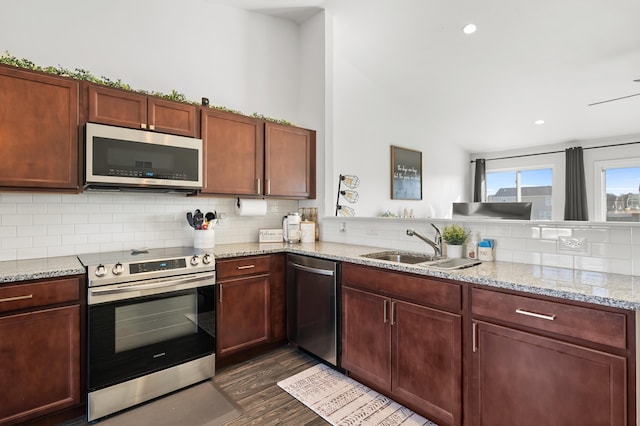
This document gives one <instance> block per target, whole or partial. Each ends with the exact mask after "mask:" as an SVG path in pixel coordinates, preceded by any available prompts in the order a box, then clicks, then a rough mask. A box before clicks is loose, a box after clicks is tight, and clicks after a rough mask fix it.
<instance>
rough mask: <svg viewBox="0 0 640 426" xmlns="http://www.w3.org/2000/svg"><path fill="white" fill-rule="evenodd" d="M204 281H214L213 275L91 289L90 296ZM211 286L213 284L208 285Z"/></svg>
mask: <svg viewBox="0 0 640 426" xmlns="http://www.w3.org/2000/svg"><path fill="white" fill-rule="evenodd" d="M206 279H215V274H211V275H204V276H203V275H199V276H190V277H186V278H179V279H175V280H165V279H162V280H157V282H154V283H150V284H133V285H132V284H128V285H122V286H118V287H110V288H92V289H91V294H106V293H111V294H113V293H126V292H130V291H138V290H149V289H157V288H164V287H173V286H178V285H181V284H188V283H191V282H197V281H203V280H206ZM210 284H213V283H210Z"/></svg>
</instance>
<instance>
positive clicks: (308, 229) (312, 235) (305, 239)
mask: <svg viewBox="0 0 640 426" xmlns="http://www.w3.org/2000/svg"><path fill="white" fill-rule="evenodd" d="M300 232H301V236H300V242H302V243H314V242H315V241H316V224H315V222H311V221H310V220H305V221H302V222H300Z"/></svg>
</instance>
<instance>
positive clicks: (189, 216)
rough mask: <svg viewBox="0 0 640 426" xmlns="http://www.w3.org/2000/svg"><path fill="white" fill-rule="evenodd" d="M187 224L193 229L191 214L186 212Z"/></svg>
mask: <svg viewBox="0 0 640 426" xmlns="http://www.w3.org/2000/svg"><path fill="white" fill-rule="evenodd" d="M187 223H188V224H189V226H190V227H192V228H193V213H191V212H187Z"/></svg>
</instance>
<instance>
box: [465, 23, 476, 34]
mask: <svg viewBox="0 0 640 426" xmlns="http://www.w3.org/2000/svg"><path fill="white" fill-rule="evenodd" d="M477 29H478V27H476V26H475V24H467V25H465V26H464V27H463V28H462V32H463V33H465V34H473V33H475V32H476V30H477Z"/></svg>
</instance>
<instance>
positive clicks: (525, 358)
mask: <svg viewBox="0 0 640 426" xmlns="http://www.w3.org/2000/svg"><path fill="white" fill-rule="evenodd" d="M475 328H476V333H477V334H476V336H477V337H476V341H477V343H476V348H474V349H475V352H474V353H473V370H474V372H473V393H474V394H473V396H472V399H473V406H474V409H473V410H474V412H473V413H472V416H471V418H472V419H473V420H472V422H473V424H474V425H491V426H501V425H505V426H507V425H509V426H510V425H513V424H518V425H521V426H529V425H530V426H539V425H557V426H571V425H576V426H583V425H590V426H599V425H603V426H604V425H610V426H613V425H626V424H627V420H626V407H627V394H626V381H625V377H626V360H625V358H623V357H619V356H615V355H611V354H607V353H604V352H600V351H596V350H592V349H588V348H584V347H581V346H576V345H572V344H568V343H564V342H561V341H558V340H554V339H550V338H545V337H540V336H537V335H534V334H529V333H525V332H521V331H517V330H514V329H509V328H505V327H499V326H496V325H492V324H487V323H482V322H477V323H475Z"/></svg>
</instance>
